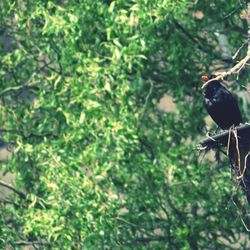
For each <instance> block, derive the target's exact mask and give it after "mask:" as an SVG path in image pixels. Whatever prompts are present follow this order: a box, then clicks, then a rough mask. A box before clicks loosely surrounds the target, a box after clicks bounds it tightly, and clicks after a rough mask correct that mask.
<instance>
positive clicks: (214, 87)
mask: <svg viewBox="0 0 250 250" xmlns="http://www.w3.org/2000/svg"><path fill="white" fill-rule="evenodd" d="M212 78H214V76H210V77H207V76H203V77H202V80H203V81H208V80H210V79H212ZM204 88H205V91H204V96H205V101H204V103H205V107H206V109H207V112H208V113H209V115H210V116H211V117H212V119H213V120H214V121H215V123H216V124H217V125H218V126H219V127H220V128H221V129H229V128H230V127H231V126H233V125H234V126H237V125H239V124H240V123H242V118H241V113H240V109H239V107H238V104H237V101H236V99H235V98H234V96H233V95H232V93H231V92H230V91H229V90H228V89H227V88H226V87H225V86H224V85H223V84H222V83H221V81H219V80H213V81H211V82H209V83H208V84H207V85H206V86H205V87H204Z"/></svg>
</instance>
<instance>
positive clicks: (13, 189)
mask: <svg viewBox="0 0 250 250" xmlns="http://www.w3.org/2000/svg"><path fill="white" fill-rule="evenodd" d="M0 185H1V186H3V187H6V188H8V189H10V190H12V191H13V192H14V193H16V194H18V195H19V196H20V197H21V198H23V199H25V198H26V195H25V194H24V193H23V192H21V191H19V190H17V189H15V188H14V187H12V186H11V185H9V184H7V183H5V182H3V181H0Z"/></svg>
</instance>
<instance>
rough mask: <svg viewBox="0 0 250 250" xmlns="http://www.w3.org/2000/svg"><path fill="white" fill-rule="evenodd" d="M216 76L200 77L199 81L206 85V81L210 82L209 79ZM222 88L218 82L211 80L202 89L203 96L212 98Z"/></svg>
mask: <svg viewBox="0 0 250 250" xmlns="http://www.w3.org/2000/svg"><path fill="white" fill-rule="evenodd" d="M215 77H216V75H208V76H202V77H201V79H202V81H204V83H206V82H207V81H210V80H211V79H213V78H215ZM221 87H223V85H222V84H221V83H220V81H219V80H212V81H210V82H209V83H208V84H207V85H205V87H204V95H205V97H206V98H211V97H213V95H214V93H216V92H217V91H218V89H220V88H221Z"/></svg>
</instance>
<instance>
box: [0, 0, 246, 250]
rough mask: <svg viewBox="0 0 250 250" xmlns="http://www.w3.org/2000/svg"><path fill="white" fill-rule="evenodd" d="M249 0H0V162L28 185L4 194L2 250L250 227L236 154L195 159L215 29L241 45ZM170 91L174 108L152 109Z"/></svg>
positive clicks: (191, 240)
mask: <svg viewBox="0 0 250 250" xmlns="http://www.w3.org/2000/svg"><path fill="white" fill-rule="evenodd" d="M243 8H245V6H244V4H243V3H242V6H240V8H239V3H238V2H237V1H233V0H230V1H227V5H226V6H225V1H209V2H205V1H188V0H181V1H180V0H179V1H177V0H166V1H159V0H153V1H148V0H139V1H132V0H131V1H124V0H117V1H104V0H103V1H93V0H91V1H90V0H86V1H63V0H61V1H56V0H54V1H39V0H36V1H12V2H10V1H7V0H4V1H2V3H1V9H0V14H1V15H0V20H1V23H2V27H3V30H2V37H3V39H2V40H3V42H2V44H1V50H0V52H1V57H0V62H1V69H0V76H1V77H0V83H1V84H0V97H1V108H0V114H1V115H0V119H1V126H2V129H3V130H4V133H3V135H2V137H3V139H4V141H6V142H7V143H8V144H9V145H11V146H12V148H13V151H14V153H13V157H11V159H9V160H8V161H5V162H2V164H1V169H2V171H4V172H6V173H9V172H11V173H15V180H14V183H13V186H15V188H16V190H19V191H20V190H21V194H20V193H18V192H15V191H14V192H11V193H10V195H9V197H8V199H10V200H11V203H7V202H4V201H3V202H2V203H1V214H2V215H1V217H0V228H1V229H0V246H1V248H5V247H6V246H14V247H19V246H21V243H23V241H25V242H26V243H27V242H28V243H27V244H29V243H30V244H32V242H35V243H36V247H38V248H39V249H71V248H72V249H183V250H184V249H203V248H210V249H217V248H218V249H222V248H226V245H225V240H227V241H229V242H230V244H234V243H237V242H238V237H240V236H242V235H244V237H247V235H246V233H245V229H244V227H243V225H242V223H241V221H240V219H239V218H238V215H237V209H236V208H235V206H234V205H233V203H232V202H230V196H231V193H232V190H233V189H232V185H233V183H232V181H230V169H229V164H228V163H227V162H225V161H223V162H222V163H221V166H222V167H221V168H220V167H218V166H219V164H218V163H214V162H211V161H210V162H209V161H208V160H204V161H202V162H201V161H200V160H199V156H198V154H197V151H196V149H195V145H196V144H197V143H198V142H199V140H200V138H201V136H203V135H204V134H205V128H204V127H205V122H204V116H205V112H204V108H203V105H202V94H201V89H200V86H201V83H200V80H199V78H200V75H201V74H202V73H203V72H204V71H206V70H207V69H208V66H209V64H210V63H211V62H212V61H213V60H215V59H219V58H220V53H219V52H218V51H217V50H216V49H215V47H216V45H217V43H216V38H215V35H214V31H213V28H214V26H216V27H217V29H219V30H222V31H223V30H224V28H225V27H226V28H227V29H228V30H230V31H232V32H231V33H229V34H227V35H228V38H229V39H230V46H232V48H234V49H236V48H238V47H239V46H240V45H241V43H242V42H243V39H244V38H243V37H242V34H241V33H240V32H237V31H235V30H233V28H234V27H238V28H241V29H242V30H245V31H246V30H247V29H246V27H245V26H244V24H243V22H242V21H239V19H238V17H239V13H240V11H241V10H242V9H243ZM235 9H236V11H235V12H232V11H233V10H235ZM196 11H202V12H203V13H204V18H203V19H201V20H198V18H196V17H195V16H194V13H195V12H196ZM229 13H232V14H230V15H228V14H229ZM227 15H228V16H227ZM246 34H247V32H246ZM6 39H9V43H8V44H7V43H6ZM4 41H5V42H4ZM211 41H212V42H211ZM164 94H168V95H171V96H172V97H173V98H174V100H175V103H176V106H177V107H176V112H173V113H163V112H160V111H159V110H158V108H157V105H156V104H157V103H158V101H159V100H160V99H161V97H162V96H163V95H164ZM23 194H24V195H23ZM238 243H239V244H242V246H244V244H245V242H238Z"/></svg>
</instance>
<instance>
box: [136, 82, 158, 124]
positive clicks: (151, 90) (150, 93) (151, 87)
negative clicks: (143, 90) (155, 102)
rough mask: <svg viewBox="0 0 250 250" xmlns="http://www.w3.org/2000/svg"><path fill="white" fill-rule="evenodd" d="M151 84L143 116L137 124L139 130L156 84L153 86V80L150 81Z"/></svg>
mask: <svg viewBox="0 0 250 250" xmlns="http://www.w3.org/2000/svg"><path fill="white" fill-rule="evenodd" d="M149 82H150V89H149V92H148V94H147V96H146V100H145V103H144V106H143V110H142V114H141V116H140V118H139V120H138V122H137V128H139V127H140V125H141V122H142V120H143V117H144V115H145V113H146V110H147V106H148V103H149V99H150V97H151V95H152V93H153V89H154V84H153V82H152V80H150V81H149Z"/></svg>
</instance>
